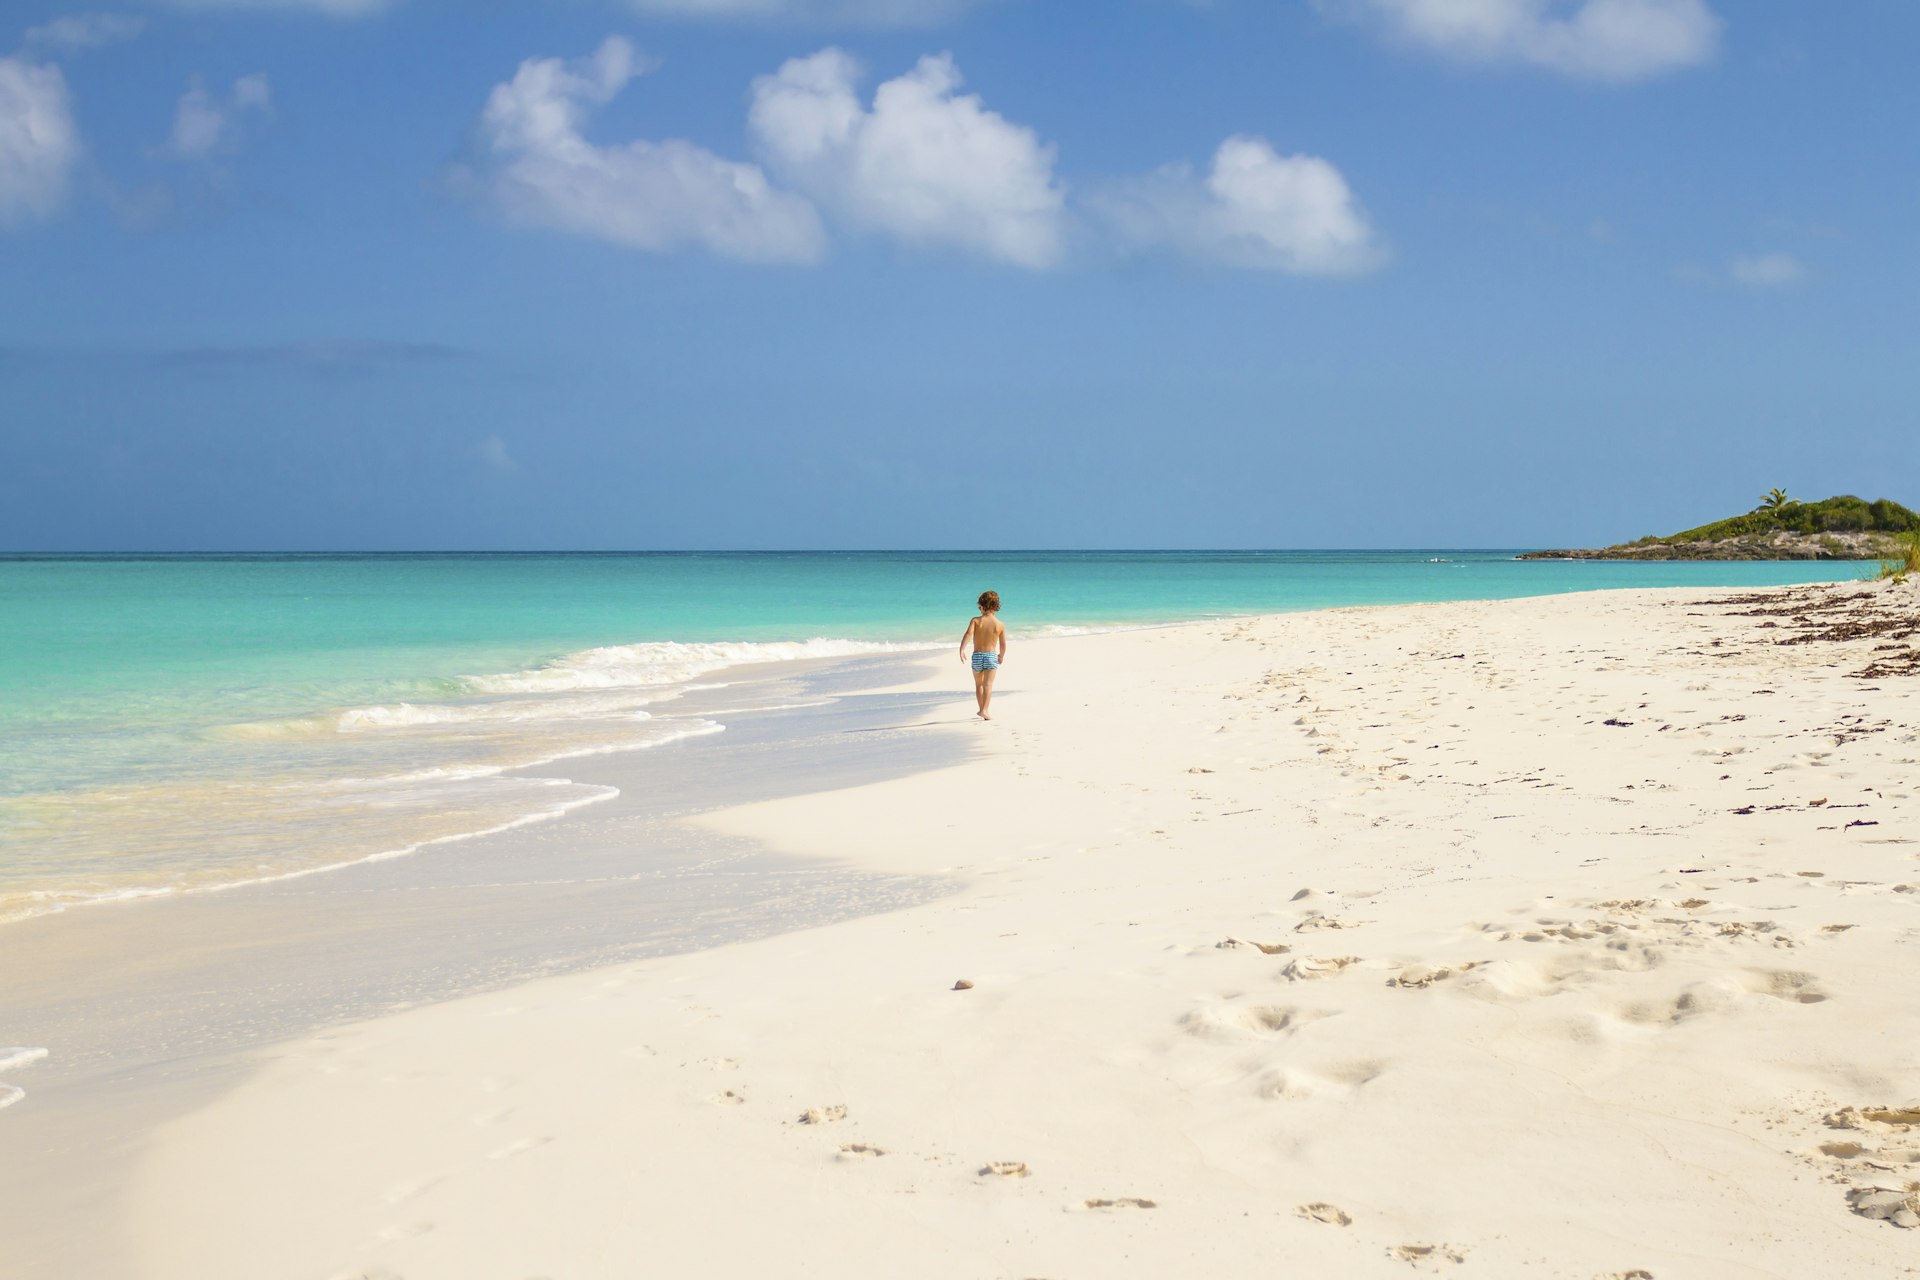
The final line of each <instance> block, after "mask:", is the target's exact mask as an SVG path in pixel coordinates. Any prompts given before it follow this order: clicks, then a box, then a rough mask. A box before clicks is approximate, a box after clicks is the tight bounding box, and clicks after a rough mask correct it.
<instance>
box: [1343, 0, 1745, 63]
mask: <svg viewBox="0 0 1920 1280" xmlns="http://www.w3.org/2000/svg"><path fill="white" fill-rule="evenodd" d="M1315 2H1316V4H1317V5H1318V6H1319V8H1320V10H1321V11H1322V12H1323V13H1326V14H1329V15H1331V16H1334V17H1338V18H1345V19H1350V20H1354V21H1358V22H1362V23H1365V24H1367V25H1370V26H1373V27H1376V28H1378V29H1380V30H1381V31H1383V32H1384V33H1385V34H1386V35H1387V36H1388V37H1389V38H1391V39H1393V40H1395V41H1397V42H1399V43H1402V44H1407V45H1411V46H1413V47H1416V48H1421V49H1427V50H1431V51H1433V52H1436V53H1440V54H1444V55H1446V56H1448V57H1452V58H1456V59H1459V60H1461V61H1464V62H1481V63H1497V62H1517V63H1526V64H1531V65H1534V66H1539V67H1546V68H1548V69H1550V70H1553V71H1558V72H1561V73H1563V74H1566V75H1571V76H1578V77H1582V78H1585V79H1592V80H1637V79H1641V78H1644V77H1646V76H1653V75H1660V74H1662V73H1665V72H1669V71H1677V70H1679V69H1681V68H1683V67H1691V66H1695V65H1698V64H1699V63H1702V62H1706V61H1708V60H1709V59H1711V58H1712V57H1713V56H1714V53H1715V51H1716V50H1717V48H1718V46H1719V41H1720V19H1719V18H1718V17H1716V16H1715V15H1714V13H1713V10H1712V9H1710V8H1708V6H1707V3H1706V0H1315Z"/></svg>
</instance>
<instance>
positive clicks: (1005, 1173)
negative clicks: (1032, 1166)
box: [980, 1160, 1031, 1178]
mask: <svg viewBox="0 0 1920 1280" xmlns="http://www.w3.org/2000/svg"><path fill="white" fill-rule="evenodd" d="M1030 1172H1031V1170H1029V1169H1028V1168H1027V1162H1026V1161H1025V1160H990V1161H988V1162H987V1163H986V1164H985V1165H983V1166H981V1169H980V1176H981V1177H983V1178H1024V1177H1026V1176H1027V1175H1028V1174H1029V1173H1030Z"/></svg>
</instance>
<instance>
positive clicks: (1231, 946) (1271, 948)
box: [1213, 938, 1293, 956]
mask: <svg viewBox="0 0 1920 1280" xmlns="http://www.w3.org/2000/svg"><path fill="white" fill-rule="evenodd" d="M1213 945H1214V946H1215V947H1216V948H1218V949H1220V950H1223V951H1232V950H1235V949H1237V948H1243V947H1244V948H1251V949H1253V950H1255V951H1258V952H1259V953H1260V954H1261V955H1263V956H1283V955H1285V954H1287V952H1289V951H1291V950H1293V948H1292V947H1290V946H1288V945H1287V944H1286V943H1284V942H1251V941H1247V940H1245V939H1242V938H1227V939H1224V940H1222V941H1220V942H1216V943H1214V944H1213Z"/></svg>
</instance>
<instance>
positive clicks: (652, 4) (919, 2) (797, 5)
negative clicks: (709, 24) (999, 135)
mask: <svg viewBox="0 0 1920 1280" xmlns="http://www.w3.org/2000/svg"><path fill="white" fill-rule="evenodd" d="M397 2H398V0H164V3H167V4H170V5H171V6H172V7H173V8H176V9H187V10H199V11H205V10H216V9H227V10H247V9H252V10H279V11H282V12H299V11H305V12H308V13H320V14H326V15H329V16H331V17H338V18H355V17H362V16H365V15H368V14H373V13H380V12H382V11H384V10H387V9H390V8H393V7H394V5H395V4H396V3H397ZM978 2H979V0H624V3H625V7H626V8H628V9H629V10H631V11H633V12H635V13H639V14H644V15H646V16H648V17H666V18H686V19H690V20H696V21H698V20H717V21H728V22H772V23H801V24H815V23H838V24H846V25H854V26H867V27H913V26H926V25H928V24H931V23H936V22H942V21H945V20H946V19H948V18H951V17H954V16H955V15H957V14H959V13H962V12H964V11H965V10H967V9H968V8H971V7H972V6H973V5H974V4H976V3H978Z"/></svg>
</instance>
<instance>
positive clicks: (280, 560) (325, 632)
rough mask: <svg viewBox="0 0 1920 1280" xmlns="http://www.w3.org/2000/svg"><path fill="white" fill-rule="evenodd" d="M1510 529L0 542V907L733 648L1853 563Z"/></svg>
mask: <svg viewBox="0 0 1920 1280" xmlns="http://www.w3.org/2000/svg"><path fill="white" fill-rule="evenodd" d="M1860 572H1861V570H1860V568H1859V567H1857V566H1853V565H1846V564H1837V565H1836V564H1825V565H1823V564H1814V563H1785V564H1668V565H1662V564H1624V563H1604V562H1602V563H1563V562H1553V561H1528V562H1521V561H1516V560H1514V559H1512V553H1510V552H1484V551H1483V552H1468V551H1406V552H1389V551H1369V552H1020V553H996V554H972V553H941V552H897V553H862V552H845V553H685V554H630V555H624V554H608V555H602V554H529V555H497V554H486V555H479V554H475V555H386V556H327V555H293V556H277V555H267V556H163V557H108V556H84V557H13V558H6V559H0V920H5V919H7V918H10V917H17V916H20V915H23V914H31V913H34V912H38V911H43V910H48V909H55V908H58V907H59V906H62V905H66V904H69V903H73V902H77V901H83V900H86V899H89V898H98V897H111V896H116V895H122V894H128V893H146V892H165V891H169V890H175V889H183V888H196V887H206V886H210V885H217V884H227V883H235V882H241V881H247V880H254V879H259V878H263V877H269V876H275V875H285V874H290V873H299V872H303V871H307V870H312V869H315V868H320V867H325V866H330V865H338V864H340V863H343V862H349V861H354V860H358V859H363V858H367V857H372V856H379V855H383V854H388V853H393V852H401V851H404V850H406V849H408V848H410V847H415V846H417V845H418V844H419V843H421V842H423V841H430V840H444V839H451V838H457V837H460V836H463V835H467V834H471V833H474V832H477V831H481V830H485V829H491V828H495V827H498V826H501V825H505V824H509V823H514V822H519V821H525V820H529V819H532V818H537V817H541V816H550V815H553V814H557V813H560V812H564V811H565V810H567V809H568V808H571V807H575V806H577V805H580V804H585V803H591V802H592V801H593V800H595V799H597V798H602V797H604V795H605V794H606V792H605V790H604V788H594V787H583V786H575V785H573V784H571V783H567V782H563V781H559V780H557V779H551V778H525V777H506V776H502V771H503V770H506V769H510V768H512V767H515V766H519V765H527V764H533V763H539V762H543V761H550V760H555V759H561V758H565V757H568V756H575V755H580V754H587V753H597V752H603V751H610V750H638V749H645V748H649V747H659V746H666V745H669V744H670V743H671V742H673V741H675V740H678V739H681V738H684V737H686V736H688V735H691V734H699V733H710V732H717V731H719V730H720V728H721V726H720V725H718V724H715V723H713V722H711V721H708V720H702V719H699V718H693V717H686V716H681V715H676V714H675V708H674V701H675V699H676V697H677V695H678V694H680V693H681V692H683V691H684V690H685V689H686V688H688V687H689V685H690V684H691V683H692V682H695V681H723V680H724V679H725V678H726V677H725V676H724V674H720V673H723V672H724V671H725V670H726V668H727V667H729V666H733V665H737V664H739V663H744V662H764V661H780V660H790V659H795V658H806V657H830V656H835V655H838V654H846V653H855V652H862V651H868V650H872V649H877V648H884V647H893V646H918V645H923V644H924V645H940V644H949V643H953V642H954V641H955V640H956V639H957V637H958V635H959V633H960V630H961V628H962V627H963V625H964V623H965V621H966V619H967V618H968V617H969V616H970V615H971V613H972V601H973V599H974V597H975V596H976V595H977V594H978V593H979V592H980V591H981V590H983V589H985V588H987V587H992V588H994V589H996V590H998V591H999V592H1000V593H1001V595H1002V596H1003V597H1004V599H1005V602H1006V611H1005V617H1006V619H1007V621H1008V623H1009V624H1010V625H1011V626H1012V628H1013V629H1014V633H1015V635H1016V637H1017V636H1018V635H1019V634H1020V633H1021V632H1022V631H1025V632H1028V633H1029V634H1031V633H1032V632H1034V631H1038V630H1044V629H1049V628H1054V629H1057V628H1072V627H1105V626H1117V625H1130V624H1140V623H1150V622H1165V621H1175V620H1184V619H1192V618H1202V617H1209V616H1218V615H1225V614H1245V613H1266V612H1280V611H1286V610H1294V609H1311V608H1323V607H1329V606H1337V605H1361V604H1387V603H1403V602H1409V601H1419V600H1453V599H1492V598H1502V597H1512V596H1524V595H1543V594H1551V593H1557V592H1566V591H1580V590H1591V589H1596V588H1603V587H1627V586H1673V585H1695V586H1703V587H1704V586H1748V585H1762V584H1778V583H1787V582H1805V581H1819V580H1832V579H1836V578H1847V577H1856V576H1859V575H1860Z"/></svg>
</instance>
